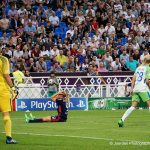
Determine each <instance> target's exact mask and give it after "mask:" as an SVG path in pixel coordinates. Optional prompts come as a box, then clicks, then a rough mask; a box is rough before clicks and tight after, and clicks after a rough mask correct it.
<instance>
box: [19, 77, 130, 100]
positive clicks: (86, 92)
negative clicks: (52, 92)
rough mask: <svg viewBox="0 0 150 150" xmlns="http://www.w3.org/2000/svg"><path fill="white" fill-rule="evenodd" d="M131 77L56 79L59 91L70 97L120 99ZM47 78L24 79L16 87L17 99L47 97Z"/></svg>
mask: <svg viewBox="0 0 150 150" xmlns="http://www.w3.org/2000/svg"><path fill="white" fill-rule="evenodd" d="M131 78H132V76H62V77H58V81H59V90H64V91H66V92H67V93H69V94H70V96H71V97H121V96H124V92H125V85H126V84H127V83H130V82H131ZM47 80H48V77H30V78H25V79H24V83H23V84H19V85H18V91H19V95H18V98H46V97H48V86H47Z"/></svg>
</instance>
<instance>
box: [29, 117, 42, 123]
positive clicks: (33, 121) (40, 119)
mask: <svg viewBox="0 0 150 150" xmlns="http://www.w3.org/2000/svg"><path fill="white" fill-rule="evenodd" d="M40 122H43V119H42V118H39V119H36V118H35V119H33V120H29V123H40Z"/></svg>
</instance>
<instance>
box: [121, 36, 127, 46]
mask: <svg viewBox="0 0 150 150" xmlns="http://www.w3.org/2000/svg"><path fill="white" fill-rule="evenodd" d="M121 43H122V44H123V45H125V44H126V43H127V38H125V37H124V38H121Z"/></svg>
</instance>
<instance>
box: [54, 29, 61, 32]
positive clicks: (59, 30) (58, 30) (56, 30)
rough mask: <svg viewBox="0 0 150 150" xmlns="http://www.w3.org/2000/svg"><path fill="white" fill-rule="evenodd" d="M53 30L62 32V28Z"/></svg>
mask: <svg viewBox="0 0 150 150" xmlns="http://www.w3.org/2000/svg"><path fill="white" fill-rule="evenodd" d="M55 32H63V28H56V29H55Z"/></svg>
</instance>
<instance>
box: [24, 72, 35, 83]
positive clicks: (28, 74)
mask: <svg viewBox="0 0 150 150" xmlns="http://www.w3.org/2000/svg"><path fill="white" fill-rule="evenodd" d="M24 76H25V78H24V83H25V84H33V80H32V78H31V75H30V72H29V71H28V70H25V73H24Z"/></svg>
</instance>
